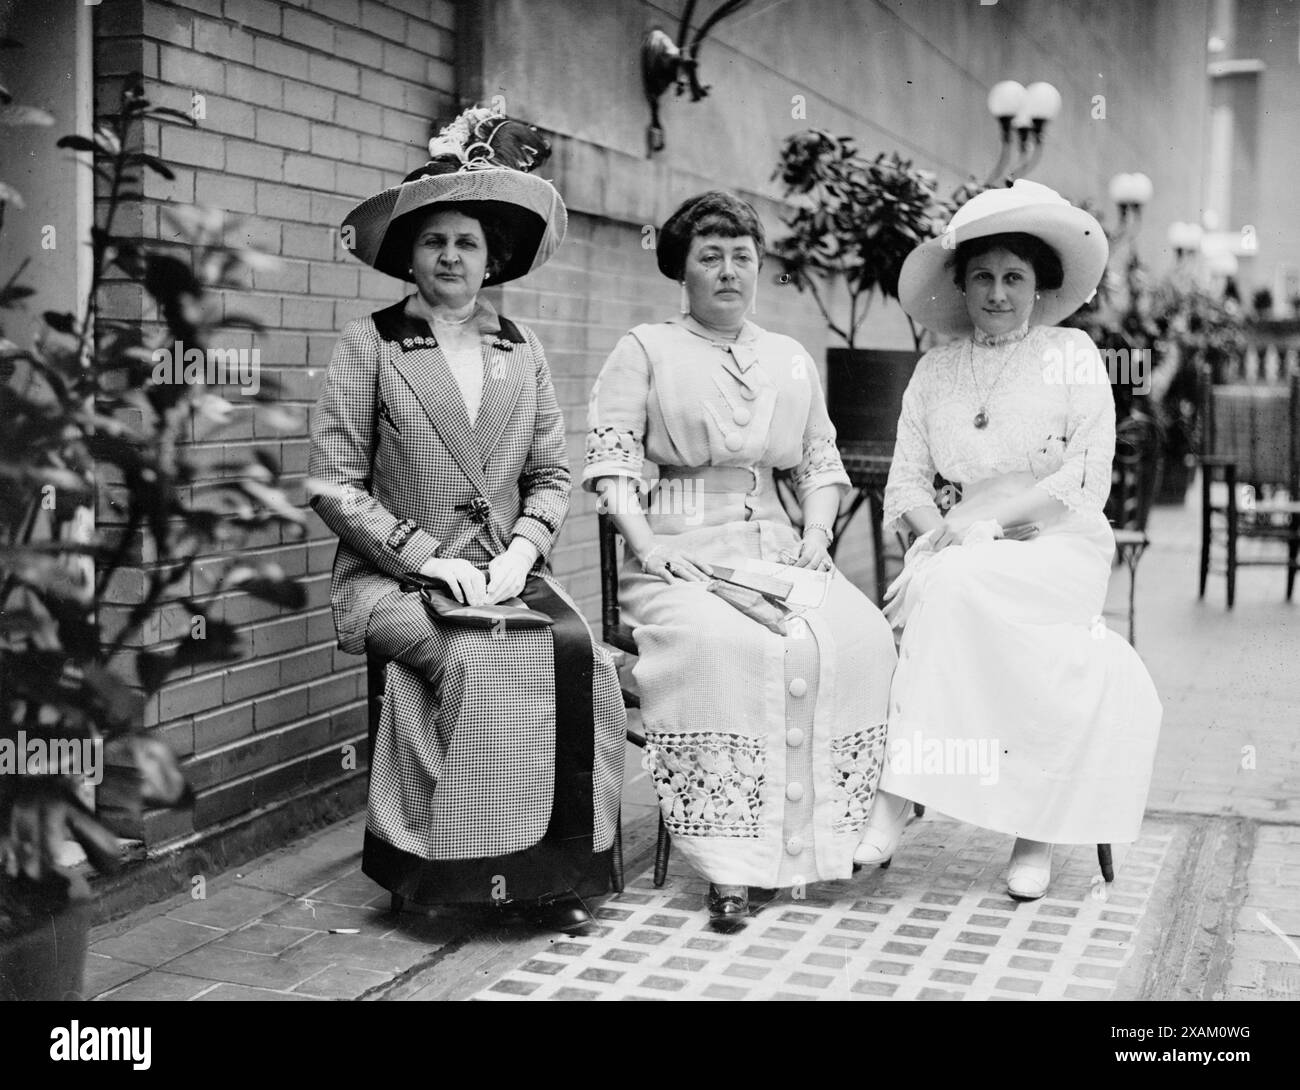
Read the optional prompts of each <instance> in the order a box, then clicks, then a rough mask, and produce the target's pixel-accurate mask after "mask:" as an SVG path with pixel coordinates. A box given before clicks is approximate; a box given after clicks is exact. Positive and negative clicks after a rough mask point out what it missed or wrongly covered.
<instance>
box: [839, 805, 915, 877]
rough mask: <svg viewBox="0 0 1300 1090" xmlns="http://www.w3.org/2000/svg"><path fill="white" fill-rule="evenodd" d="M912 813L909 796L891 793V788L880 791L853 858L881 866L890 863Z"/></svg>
mask: <svg viewBox="0 0 1300 1090" xmlns="http://www.w3.org/2000/svg"><path fill="white" fill-rule="evenodd" d="M911 816H912V801H911V800H910V799H905V798H901V797H900V796H898V795H891V794H890V793H889V792H888V791H880V792H877V794H876V804H875V805H874V806H873V807H872V808H871V817H869V818H868V819H867V827H866V828H865V829H864V830H863V831H862V839H861V840H860V841H859V842H858V846H857V848H856V849H854V852H853V862H854V863H857V864H858V865H859V866H864V867H869V866H872V865H874V864H876V863H879V864H880V865H881V866H882V867H886V866H888V865H889V861H890V860H891V859H892V858H893V857H894V851H895V849H896V848H897V847H898V840H899V837H901V836H902V835H903V830H904V829H906V828H907V823H908V821H909V820H910V819H911Z"/></svg>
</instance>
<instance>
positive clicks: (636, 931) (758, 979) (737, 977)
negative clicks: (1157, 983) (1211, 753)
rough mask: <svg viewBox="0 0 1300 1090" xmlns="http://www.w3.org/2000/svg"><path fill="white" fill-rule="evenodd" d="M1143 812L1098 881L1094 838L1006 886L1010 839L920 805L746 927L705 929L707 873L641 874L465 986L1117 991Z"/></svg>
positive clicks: (1154, 852)
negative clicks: (842, 875) (512, 965)
mask: <svg viewBox="0 0 1300 1090" xmlns="http://www.w3.org/2000/svg"><path fill="white" fill-rule="evenodd" d="M1172 842H1173V835H1172V832H1171V831H1170V830H1169V829H1167V828H1165V827H1162V826H1160V825H1159V823H1151V822H1148V823H1147V825H1146V826H1144V828H1143V833H1142V837H1141V839H1140V840H1139V841H1138V842H1137V843H1136V844H1134V845H1132V846H1131V847H1128V848H1127V849H1126V848H1125V847H1123V846H1117V847H1116V849H1115V857H1116V858H1115V861H1116V872H1117V873H1116V881H1115V883H1114V884H1113V885H1111V886H1107V885H1106V884H1105V883H1104V882H1103V881H1102V879H1101V875H1100V873H1099V871H1098V866H1097V859H1096V851H1095V848H1093V847H1090V846H1071V847H1068V848H1060V847H1058V848H1057V850H1056V852H1055V853H1054V858H1053V867H1054V878H1053V883H1052V887H1051V889H1050V890H1049V893H1048V896H1047V897H1045V898H1043V899H1042V900H1040V901H1032V902H1018V901H1015V900H1013V899H1012V898H1011V897H1009V896H1008V895H1007V893H1006V889H1005V879H1006V871H1007V861H1008V859H1009V856H1010V849H1011V839H1010V838H1009V837H1003V836H999V835H998V834H994V833H989V832H987V831H985V830H981V829H976V828H974V827H972V826H969V825H964V824H962V823H959V822H955V821H950V820H946V819H942V818H935V817H931V816H927V817H926V819H925V820H923V821H921V822H918V823H916V824H914V825H913V826H912V827H911V828H910V829H909V830H908V832H907V833H906V834H905V836H904V840H903V842H902V845H901V846H900V848H899V852H898V855H897V856H896V857H895V858H896V862H895V864H894V865H893V866H891V867H890V868H889V869H887V870H882V869H880V868H875V869H872V870H870V871H865V870H864V871H863V872H861V873H860V874H859V875H857V876H856V877H855V878H854V879H853V880H851V881H843V882H831V883H822V884H819V885H816V886H811V887H809V888H808V889H807V891H806V896H804V897H801V898H800V897H794V896H791V895H785V894H783V895H782V896H781V897H780V898H779V899H778V900H777V901H776V902H774V903H773V904H772V905H770V906H768V907H767V908H765V909H763V910H762V911H761V912H759V913H758V914H757V915H756V916H755V917H754V918H753V919H751V921H750V922H749V924H748V926H747V927H746V928H745V929H744V930H743V931H741V932H739V933H737V934H732V935H720V934H716V933H714V932H712V931H710V930H709V929H708V927H707V917H706V914H705V912H704V909H703V904H704V895H705V891H706V888H707V885H706V883H704V882H703V881H701V880H700V879H698V878H695V877H694V876H693V875H691V874H690V873H688V872H686V871H685V870H683V869H681V868H673V869H671V870H670V876H669V880H668V881H667V883H666V884H665V885H664V888H663V889H661V890H656V889H654V887H653V884H652V882H651V880H650V876H649V873H646V874H643V875H641V876H639V877H638V878H637V879H636V881H634V882H632V883H631V884H630V885H629V888H628V890H627V891H626V892H625V893H624V894H623V895H622V896H619V897H614V898H611V899H610V900H609V901H608V902H607V904H606V905H605V907H604V908H603V909H601V910H600V911H599V912H598V913H597V916H598V918H599V919H600V921H601V928H600V934H599V935H597V936H592V937H585V938H575V939H572V940H569V941H557V942H554V943H552V944H551V945H550V947H549V948H548V949H546V950H544V951H541V952H539V953H536V954H534V955H533V956H531V957H529V958H528V959H527V960H526V961H524V962H523V963H522V964H521V965H519V966H518V967H517V968H516V969H514V970H512V971H510V972H507V973H505V974H504V975H503V976H501V977H500V978H499V979H498V980H496V981H494V982H493V983H491V984H490V985H488V986H487V987H485V988H483V989H482V990H480V991H479V992H478V993H477V994H476V995H474V996H473V998H475V999H481V1000H514V999H530V1000H534V999H553V1000H609V999H665V998H671V999H701V1000H703V999H722V1000H727V999H778V1000H783V999H788V1000H856V999H1110V998H1114V997H1116V986H1117V982H1118V981H1119V980H1120V977H1121V974H1122V972H1123V971H1124V969H1125V967H1126V965H1127V963H1128V962H1129V960H1130V958H1131V956H1132V954H1133V951H1134V949H1135V945H1136V940H1137V938H1138V934H1139V931H1140V930H1141V929H1142V928H1143V927H1144V926H1147V927H1148V928H1152V927H1154V926H1156V925H1155V923H1154V921H1153V920H1152V919H1149V918H1148V917H1149V909H1150V907H1151V904H1152V892H1153V889H1154V887H1155V883H1156V879H1157V877H1158V876H1159V875H1160V873H1161V872H1162V870H1163V869H1166V868H1168V867H1170V866H1171V865H1173V862H1174V860H1173V857H1172V853H1171V844H1172Z"/></svg>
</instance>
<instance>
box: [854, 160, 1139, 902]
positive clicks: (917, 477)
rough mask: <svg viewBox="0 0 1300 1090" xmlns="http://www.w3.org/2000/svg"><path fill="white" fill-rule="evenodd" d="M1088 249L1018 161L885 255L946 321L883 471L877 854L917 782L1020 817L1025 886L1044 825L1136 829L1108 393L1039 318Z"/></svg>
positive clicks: (969, 806)
mask: <svg viewBox="0 0 1300 1090" xmlns="http://www.w3.org/2000/svg"><path fill="white" fill-rule="evenodd" d="M1106 256H1107V246H1106V240H1105V235H1104V234H1103V233H1102V229H1101V226H1100V225H1099V224H1098V223H1097V221H1096V220H1095V219H1093V217H1091V216H1089V215H1088V214H1087V213H1086V212H1083V211H1081V210H1079V209H1077V208H1074V207H1072V206H1071V205H1070V204H1069V203H1068V202H1066V201H1065V200H1064V199H1063V198H1061V197H1060V196H1059V195H1058V194H1057V193H1055V192H1054V191H1053V190H1051V189H1048V188H1047V187H1045V186H1041V185H1037V184H1036V183H1033V182H1025V181H1018V182H1016V183H1015V185H1014V186H1012V187H1011V188H1004V189H997V190H990V191H988V192H986V193H983V194H981V195H979V196H977V197H975V198H974V199H972V200H971V201H969V202H968V203H967V204H965V205H964V206H963V207H962V208H961V209H959V210H958V212H957V214H956V215H955V216H954V218H953V220H952V223H951V225H950V226H949V228H948V230H947V231H946V232H945V233H944V235H943V237H942V238H940V239H935V240H933V241H932V242H928V243H925V244H924V245H922V246H920V247H918V248H917V249H916V250H915V251H914V252H913V253H912V254H911V255H909V257H908V259H907V262H906V264H905V265H904V267H903V272H902V276H901V278H900V281H899V294H900V300H901V302H902V304H903V306H904V308H905V309H906V310H907V312H908V314H909V315H910V316H911V317H912V319H913V320H914V321H917V322H918V323H920V324H921V325H924V326H926V327H927V328H929V329H931V330H933V331H935V332H936V333H938V334H941V335H959V339H957V340H954V341H952V342H951V343H948V344H945V345H943V346H942V347H940V348H936V349H934V350H932V351H930V352H928V353H927V354H926V355H925V356H924V357H922V359H921V360H920V362H919V363H918V364H917V368H916V373H915V374H914V376H913V378H912V380H911V382H910V383H909V385H908V388H907V391H906V393H905V394H904V397H903V410H902V415H901V417H900V420H899V425H898V442H897V448H896V453H895V456H894V462H893V465H892V466H891V469H890V474H889V482H888V485H887V487H886V491H885V513H884V518H885V522H886V526H887V528H892V527H906V529H908V530H910V531H911V532H912V533H913V534H915V535H918V536H917V540H916V541H915V543H914V544H913V545H912V546H911V548H910V549H909V551H908V554H907V558H906V562H905V565H904V569H903V573H902V575H901V576H900V578H899V580H897V581H896V584H895V586H894V587H893V588H891V591H892V596H891V597H890V600H889V602H888V603H887V605H886V613H887V615H890V616H891V617H892V619H893V620H894V623H895V624H896V625H897V626H899V627H902V628H903V637H902V644H901V648H900V661H899V667H898V671H897V673H896V675H895V677H894V682H893V686H892V690H891V695H890V711H889V733H890V746H889V755H888V759H887V760H886V767H885V770H884V772H883V773H882V776H881V783H880V791H879V793H878V796H877V800H876V804H875V808H874V810H873V812H872V815H871V821H870V823H869V825H868V827H867V830H866V831H865V833H864V835H863V839H862V844H861V845H860V846H859V848H858V851H857V852H856V853H855V858H856V859H857V861H858V862H860V863H881V862H885V861H887V860H888V859H889V858H890V857H891V856H892V855H893V852H894V849H895V847H896V846H897V843H898V839H899V836H900V834H901V832H902V829H903V827H904V825H905V823H906V821H907V818H908V816H909V812H910V811H911V804H912V803H913V802H915V803H919V804H924V805H925V806H928V807H932V808H933V809H935V810H938V811H942V812H943V813H946V814H949V815H951V816H953V817H956V818H959V819H961V820H963V821H967V822H970V823H972V824H974V825H979V826H982V827H984V828H988V829H993V830H996V831H998V832H1002V833H1006V834H1008V835H1011V836H1014V837H1016V838H1017V839H1016V842H1015V847H1014V849H1013V853H1012V859H1011V868H1010V872H1009V875H1008V891H1009V892H1010V893H1011V895H1012V896H1014V897H1017V898H1021V899H1034V898H1037V897H1041V896H1043V895H1044V893H1045V892H1046V890H1047V887H1048V883H1049V881H1050V875H1051V849H1052V844H1053V843H1093V844H1095V843H1110V842H1121V843H1124V842H1130V841H1133V840H1136V839H1137V835H1138V829H1139V826H1140V824H1141V821H1142V813H1143V809H1144V807H1145V804H1146V796H1147V789H1148V786H1149V783H1150V777H1151V769H1152V761H1153V758H1154V754H1155V746H1156V737H1157V734H1158V731H1159V726H1160V715H1161V707H1160V702H1159V700H1158V699H1157V696H1156V692H1155V689H1154V686H1153V685H1152V683H1151V679H1150V677H1149V675H1148V674H1147V671H1146V669H1145V667H1144V666H1143V665H1142V662H1141V660H1140V659H1139V658H1138V656H1137V654H1136V653H1135V652H1134V651H1133V649H1132V648H1131V647H1130V646H1129V645H1128V644H1127V643H1126V642H1125V641H1124V639H1123V638H1122V637H1120V636H1119V635H1117V634H1116V633H1115V632H1113V631H1112V630H1111V629H1109V628H1108V627H1107V626H1106V625H1105V624H1104V622H1103V621H1102V619H1101V612H1102V607H1103V604H1104V602H1105V598H1106V588H1107V583H1108V580H1109V576H1110V568H1111V559H1112V555H1113V551H1114V545H1115V542H1114V536H1113V534H1112V532H1111V530H1110V527H1109V524H1108V523H1107V520H1106V517H1105V515H1104V514H1103V513H1102V508H1103V506H1104V504H1105V502H1106V496H1107V494H1108V492H1109V490H1110V483H1111V460H1112V458H1113V456H1114V449H1115V409H1114V401H1113V397H1112V393H1111V387H1110V382H1109V379H1108V376H1107V373H1106V369H1105V367H1104V366H1103V364H1102V362H1101V359H1100V356H1099V354H1098V352H1097V350H1096V348H1095V346H1094V345H1093V344H1092V342H1091V341H1090V340H1089V339H1088V337H1087V335H1086V334H1084V333H1082V332H1081V331H1079V330H1074V329H1062V328H1057V327H1055V326H1054V325H1053V323H1055V322H1057V321H1060V320H1061V319H1063V318H1065V317H1066V316H1068V315H1069V314H1070V313H1072V312H1073V311H1074V310H1076V309H1077V308H1078V307H1079V306H1080V305H1081V304H1082V303H1083V302H1085V301H1086V299H1087V298H1088V297H1089V296H1090V295H1091V293H1092V292H1093V291H1094V290H1095V288H1096V285H1097V283H1098V281H1099V279H1100V277H1101V274H1102V272H1103V270H1104V268H1105V264H1106ZM936 475H937V476H938V477H939V478H940V479H941V480H942V481H943V482H950V483H951V486H952V487H951V488H949V487H947V486H945V487H942V488H941V489H940V493H939V494H937V493H936V488H935V482H936ZM955 490H960V496H961V499H960V502H958V503H956V504H955V505H954V506H952V507H951V508H950V509H948V510H947V511H946V513H943V512H942V511H941V510H940V506H939V504H941V503H943V501H944V499H945V498H946V495H947V494H949V493H951V492H953V491H955ZM936 500H938V501H939V502H938V503H937V502H936Z"/></svg>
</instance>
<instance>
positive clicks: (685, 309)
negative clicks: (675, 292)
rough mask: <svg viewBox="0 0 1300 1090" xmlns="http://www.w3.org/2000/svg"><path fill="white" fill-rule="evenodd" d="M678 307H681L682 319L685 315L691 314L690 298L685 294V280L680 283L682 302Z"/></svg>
mask: <svg viewBox="0 0 1300 1090" xmlns="http://www.w3.org/2000/svg"><path fill="white" fill-rule="evenodd" d="M680 305H681V309H682V316H683V317H685V316H686V315H687V314H689V313H690V312H691V297H690V296H689V295H687V294H686V281H685V280H683V281H682V301H681V304H680Z"/></svg>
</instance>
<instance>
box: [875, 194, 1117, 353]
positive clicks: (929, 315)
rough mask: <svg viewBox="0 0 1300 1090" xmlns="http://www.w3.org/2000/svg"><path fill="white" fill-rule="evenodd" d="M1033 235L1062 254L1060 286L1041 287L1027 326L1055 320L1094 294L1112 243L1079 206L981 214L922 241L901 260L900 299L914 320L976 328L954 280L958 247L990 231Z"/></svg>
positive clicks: (946, 332) (947, 332)
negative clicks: (954, 265) (967, 222)
mask: <svg viewBox="0 0 1300 1090" xmlns="http://www.w3.org/2000/svg"><path fill="white" fill-rule="evenodd" d="M1008 233H1018V234H1026V235H1033V236H1034V237H1035V238H1037V239H1040V240H1041V241H1042V242H1044V243H1046V244H1047V245H1048V246H1050V247H1051V248H1052V249H1053V250H1054V251H1056V255H1057V256H1058V257H1059V258H1060V259H1061V270H1062V272H1063V274H1064V276H1063V279H1062V282H1061V286H1060V287H1059V288H1054V289H1041V290H1040V291H1039V298H1038V299H1037V301H1036V302H1035V303H1034V309H1033V311H1032V312H1031V314H1030V317H1029V321H1030V324H1031V325H1056V324H1057V323H1058V322H1061V321H1062V320H1064V319H1065V318H1068V317H1069V316H1070V315H1071V314H1073V313H1074V312H1075V311H1076V310H1078V309H1079V308H1080V307H1081V306H1083V304H1084V303H1086V302H1087V301H1088V300H1089V299H1090V298H1092V294H1093V292H1095V291H1096V290H1097V285H1098V284H1099V283H1100V282H1101V277H1102V274H1103V273H1104V272H1105V271H1106V260H1107V258H1108V256H1109V254H1110V246H1109V244H1108V243H1107V242H1106V234H1105V232H1104V231H1103V230H1102V227H1101V224H1099V223H1098V222H1097V220H1096V219H1094V218H1093V217H1092V216H1090V215H1089V214H1088V213H1087V212H1085V211H1083V209H1081V208H1075V207H1073V206H1071V205H1055V204H1042V205H1030V206H1028V207H1023V208H1013V209H1007V210H1005V211H1001V212H994V213H991V214H990V215H987V216H981V217H980V218H979V219H977V220H975V221H974V222H972V223H970V224H965V225H962V226H959V227H956V228H953V229H952V230H950V231H948V232H945V234H944V235H942V236H941V237H939V238H935V239H930V240H929V241H928V242H924V243H922V244H921V245H920V246H918V247H917V248H916V249H915V250H913V251H912V252H911V253H910V254H908V255H907V260H906V261H904V262H903V269H902V272H901V273H900V274H899V277H898V301H899V302H900V303H901V304H902V307H903V310H904V311H906V312H907V315H908V316H909V317H910V318H911V319H912V320H913V321H914V322H916V323H917V324H918V325H921V326H924V327H925V328H926V329H929V330H932V331H933V332H935V333H937V334H940V335H941V336H957V335H960V334H966V333H970V332H971V330H972V329H973V328H974V323H973V322H972V321H971V317H970V312H969V311H968V310H967V309H966V297H965V296H964V295H963V294H962V293H961V290H960V289H959V288H958V287H957V285H956V283H955V282H954V281H953V277H952V273H953V260H954V256H955V252H956V248H957V246H958V245H960V244H961V243H963V242H969V241H971V240H973V239H978V238H986V237H987V236H989V235H1001V234H1008Z"/></svg>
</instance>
